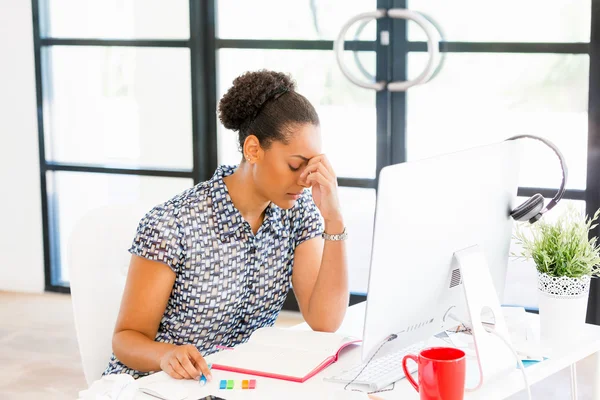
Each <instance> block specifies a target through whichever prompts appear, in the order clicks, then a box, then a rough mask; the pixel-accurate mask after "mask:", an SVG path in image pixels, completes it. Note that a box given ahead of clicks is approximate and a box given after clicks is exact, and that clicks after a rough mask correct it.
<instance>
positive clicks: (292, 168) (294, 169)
mask: <svg viewBox="0 0 600 400" xmlns="http://www.w3.org/2000/svg"><path fill="white" fill-rule="evenodd" d="M288 167H290V169H291V170H292V171H294V172H296V171H298V170H299V169H300V167H298V168H294V167H292V166H291V165H289V164H288Z"/></svg>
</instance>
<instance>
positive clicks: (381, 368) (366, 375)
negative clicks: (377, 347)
mask: <svg viewBox="0 0 600 400" xmlns="http://www.w3.org/2000/svg"><path fill="white" fill-rule="evenodd" d="M424 347H425V342H419V343H416V344H414V345H411V346H408V347H405V348H403V349H401V350H399V351H397V352H395V353H390V354H387V355H385V356H383V357H376V358H374V359H373V360H371V362H370V363H369V365H367V367H366V368H365V369H364V370H363V371H362V372H360V371H361V369H362V368H363V367H364V366H365V363H362V364H359V365H355V366H354V367H352V368H350V369H348V370H346V371H342V372H341V373H340V374H338V375H335V376H330V377H326V378H324V380H326V381H328V382H338V383H348V382H352V381H353V380H354V381H353V382H352V385H366V386H368V387H369V390H371V391H374V390H380V389H384V388H385V387H386V386H388V385H391V384H392V383H394V382H397V381H399V380H400V379H403V378H404V371H403V370H402V359H403V358H404V356H405V355H407V354H415V355H417V354H419V352H420V351H421V350H422V349H423V348H424ZM406 366H407V368H408V370H409V372H410V373H411V374H412V373H413V372H415V371H416V370H417V368H418V367H417V364H416V363H415V362H413V361H411V360H409V361H408V362H407V363H406ZM359 373H360V375H358V374H359ZM357 375H358V377H357ZM355 378H356V379H355Z"/></svg>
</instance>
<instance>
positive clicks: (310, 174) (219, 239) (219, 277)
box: [104, 70, 348, 380]
mask: <svg viewBox="0 0 600 400" xmlns="http://www.w3.org/2000/svg"><path fill="white" fill-rule="evenodd" d="M219 118H220V120H221V122H222V123H223V125H224V126H225V127H226V128H228V129H232V130H234V131H237V132H238V136H239V145H240V149H241V151H242V154H243V159H242V161H241V163H240V165H239V166H237V167H230V166H221V167H219V168H218V169H217V171H216V172H215V174H214V176H213V177H212V178H211V179H210V180H208V181H206V182H203V183H200V184H198V185H196V186H195V187H193V188H191V189H189V190H187V191H185V192H184V193H182V194H180V195H178V196H176V197H174V198H172V199H171V200H169V201H167V202H166V203H164V204H161V205H159V206H156V207H155V208H154V209H152V210H151V211H150V212H149V213H148V214H146V216H145V217H144V218H143V219H142V221H141V222H140V225H139V227H138V231H137V234H136V236H135V239H134V241H133V245H132V247H131V249H130V250H129V251H130V252H131V253H132V258H131V264H130V267H129V273H128V277H127V284H126V286H125V291H124V294H123V299H122V302H121V309H120V312H119V316H118V319H117V324H116V328H115V332H114V336H113V351H114V354H113V356H112V357H111V360H110V363H109V365H108V367H107V369H106V371H105V372H104V374H105V375H106V374H114V373H128V374H131V375H133V376H134V377H135V378H138V377H140V376H144V375H148V374H149V373H151V372H154V371H159V370H163V371H165V372H166V373H167V374H169V375H170V376H172V377H174V378H177V379H197V378H198V377H199V376H200V374H205V375H206V376H207V378H208V379H209V380H210V379H211V375H210V370H209V369H208V367H207V364H206V362H205V361H204V358H203V356H206V355H208V354H211V353H214V352H216V351H217V350H218V346H227V347H233V346H235V345H238V344H240V343H243V342H245V341H246V340H248V338H249V337H250V335H251V334H252V333H253V332H254V331H255V330H256V329H258V328H260V327H263V326H269V325H273V323H274V322H275V319H276V318H277V315H278V314H279V312H280V310H281V308H282V305H283V302H284V300H285V297H286V294H287V292H288V290H289V288H290V283H291V284H292V285H293V289H294V293H295V295H296V298H297V299H298V304H299V307H300V311H301V312H302V316H303V317H304V319H305V320H306V322H307V323H308V324H309V325H310V326H311V328H312V329H314V330H318V331H335V330H336V329H337V328H338V327H339V325H340V324H341V322H342V319H343V317H344V313H345V310H346V306H347V304H348V283H347V281H348V279H347V262H346V253H345V245H344V241H343V239H345V236H346V235H345V226H344V220H343V218H342V214H341V211H340V204H339V200H338V194H337V182H336V177H335V173H334V171H333V169H332V168H331V165H330V163H329V161H328V160H327V158H326V157H325V156H324V155H323V154H321V138H320V131H319V117H318V116H317V113H316V111H315V109H314V107H313V106H312V105H311V104H310V102H309V101H308V100H307V99H306V98H305V97H304V96H302V95H301V94H299V93H297V92H296V91H295V83H294V82H293V81H292V80H291V79H290V77H289V76H286V75H284V74H282V73H278V72H272V71H265V70H262V71H258V72H248V73H246V74H244V75H242V76H240V77H238V78H237V79H235V80H234V82H233V87H231V88H230V89H229V91H228V92H227V93H226V94H225V95H224V96H223V98H222V99H221V101H220V103H219ZM307 188H312V194H311V191H309V190H305V189H307ZM332 235H333V236H332Z"/></svg>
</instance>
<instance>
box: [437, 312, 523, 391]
mask: <svg viewBox="0 0 600 400" xmlns="http://www.w3.org/2000/svg"><path fill="white" fill-rule="evenodd" d="M448 316H449V317H450V318H452V319H453V320H455V321H457V322H459V323H460V324H462V325H463V326H464V327H465V328H467V329H468V330H470V331H471V332H473V329H472V328H471V327H470V325H469V324H467V323H465V322H464V321H463V320H461V319H460V318H458V317H457V316H456V315H454V314H452V313H450V314H448ZM482 326H483V329H485V331H486V332H488V333H491V334H493V335H495V336H496V337H498V338H500V340H502V341H503V342H504V344H505V345H506V347H508V348H509V349H510V351H511V352H512V354H513V356H515V359H516V360H517V365H518V366H519V369H520V370H521V374H522V375H523V381H524V382H525V390H526V391H527V398H528V399H529V400H532V397H531V389H530V387H529V380H528V379H527V374H526V373H525V366H524V365H523V362H522V361H521V357H519V355H518V354H517V351H516V350H515V348H514V347H513V345H512V344H511V343H510V342H509V341H508V339H506V338H505V337H504V336H502V335H501V334H500V333H498V332H496V330H494V329H492V328H491V327H489V326H485V325H484V324H482ZM477 363H478V365H479V384H478V385H477V386H476V387H475V389H477V388H479V387H480V386H481V384H482V383H483V371H482V369H481V361H480V360H479V357H477Z"/></svg>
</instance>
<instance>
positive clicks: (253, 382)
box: [248, 379, 256, 389]
mask: <svg viewBox="0 0 600 400" xmlns="http://www.w3.org/2000/svg"><path fill="white" fill-rule="evenodd" d="M248 389H256V379H250V382H248Z"/></svg>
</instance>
